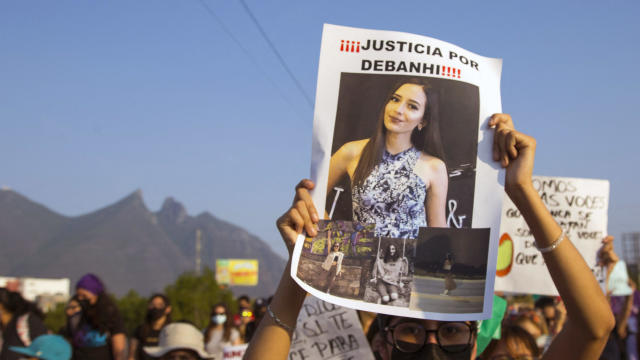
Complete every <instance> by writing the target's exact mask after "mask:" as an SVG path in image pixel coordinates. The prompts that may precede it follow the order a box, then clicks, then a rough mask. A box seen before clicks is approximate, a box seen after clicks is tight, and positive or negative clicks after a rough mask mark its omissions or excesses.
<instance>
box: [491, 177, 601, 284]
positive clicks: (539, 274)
mask: <svg viewBox="0 0 640 360" xmlns="http://www.w3.org/2000/svg"><path fill="white" fill-rule="evenodd" d="M533 185H534V187H535V189H536V190H537V191H538V193H539V194H540V198H541V199H542V201H543V202H544V203H545V205H546V206H547V208H548V209H549V211H550V212H551V215H552V216H553V218H554V219H555V220H556V222H557V223H558V224H559V225H560V226H561V227H562V228H563V229H564V231H565V234H566V235H567V238H568V239H570V240H571V242H572V243H573V245H574V246H575V247H576V248H577V249H578V251H579V252H580V254H581V255H582V257H583V258H584V260H585V262H586V263H587V265H588V266H589V267H590V268H591V270H592V271H593V273H594V275H595V276H596V279H598V281H599V282H600V285H601V286H603V287H604V279H605V278H606V274H605V272H604V269H603V268H602V267H601V266H598V265H597V259H596V257H597V253H598V249H599V248H600V246H601V241H602V239H603V237H604V236H606V235H607V211H608V208H609V182H608V181H606V180H595V179H577V178H563V177H548V176H534V177H533ZM496 290H498V291H507V292H516V293H525V294H542V295H551V296H557V295H558V290H557V289H556V287H555V285H554V284H553V281H552V280H551V275H549V270H547V267H546V266H545V264H544V259H543V258H542V254H541V253H540V252H539V251H538V249H536V247H535V239H534V238H533V235H532V234H531V231H530V230H529V227H528V226H527V223H526V222H525V221H524V219H523V218H522V215H521V214H520V212H519V211H518V209H517V208H516V206H515V205H514V204H513V202H512V201H511V199H509V197H508V196H505V197H504V206H503V208H502V223H501V225H500V240H499V251H498V264H497V268H496Z"/></svg>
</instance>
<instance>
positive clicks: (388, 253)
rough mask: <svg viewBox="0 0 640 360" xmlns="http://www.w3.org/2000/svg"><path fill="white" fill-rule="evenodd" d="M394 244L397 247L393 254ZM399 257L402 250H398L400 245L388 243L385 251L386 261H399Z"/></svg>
mask: <svg viewBox="0 0 640 360" xmlns="http://www.w3.org/2000/svg"><path fill="white" fill-rule="evenodd" d="M392 246H393V247H394V248H395V249H396V251H395V252H394V254H393V255H391V247H392ZM398 258H400V251H399V250H398V245H396V244H389V245H387V248H386V249H385V251H384V262H386V263H388V262H389V261H397V260H398Z"/></svg>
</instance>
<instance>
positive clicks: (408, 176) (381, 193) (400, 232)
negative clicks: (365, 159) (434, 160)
mask: <svg viewBox="0 0 640 360" xmlns="http://www.w3.org/2000/svg"><path fill="white" fill-rule="evenodd" d="M420 154H421V152H420V150H418V149H416V148H413V147H412V148H409V149H407V150H405V151H403V152H400V153H398V154H395V155H392V154H390V153H389V152H388V151H386V150H385V151H384V154H383V155H382V161H381V162H380V164H378V165H377V166H376V167H374V168H373V170H372V171H371V174H369V176H368V177H367V178H366V179H365V181H364V183H363V184H362V186H354V187H353V188H352V189H351V191H352V202H353V220H354V221H357V222H362V223H375V224H376V227H375V235H376V236H387V237H394V238H407V239H415V238H416V237H418V229H419V228H420V227H425V226H427V217H426V213H425V208H424V201H425V199H426V196H427V188H426V185H425V183H424V181H422V179H421V178H420V177H419V176H418V175H416V174H415V173H414V172H413V168H414V167H415V165H416V163H417V162H418V159H419V158H420Z"/></svg>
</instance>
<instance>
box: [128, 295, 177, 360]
mask: <svg viewBox="0 0 640 360" xmlns="http://www.w3.org/2000/svg"><path fill="white" fill-rule="evenodd" d="M169 323H171V304H170V302H169V299H168V298H167V297H166V296H165V295H164V294H153V295H151V297H150V298H149V302H148V303H147V314H146V316H145V320H144V324H142V325H140V326H138V327H137V328H136V330H135V332H134V335H133V337H132V338H131V341H130V342H129V360H147V359H152V357H150V356H149V355H147V354H146V353H145V352H144V350H143V347H145V346H156V345H158V337H159V336H160V331H161V330H162V328H163V327H164V326H165V325H167V324H169Z"/></svg>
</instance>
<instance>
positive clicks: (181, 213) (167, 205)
mask: <svg viewBox="0 0 640 360" xmlns="http://www.w3.org/2000/svg"><path fill="white" fill-rule="evenodd" d="M159 215H160V216H161V217H162V218H164V219H165V220H168V221H169V222H171V223H174V224H180V223H182V222H183V221H184V220H185V219H186V218H187V217H188V216H189V214H187V210H186V209H185V208H184V205H182V203H180V202H178V201H176V200H175V199H174V198H172V197H168V198H166V199H165V200H164V202H163V203H162V208H161V209H160V212H159Z"/></svg>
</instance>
